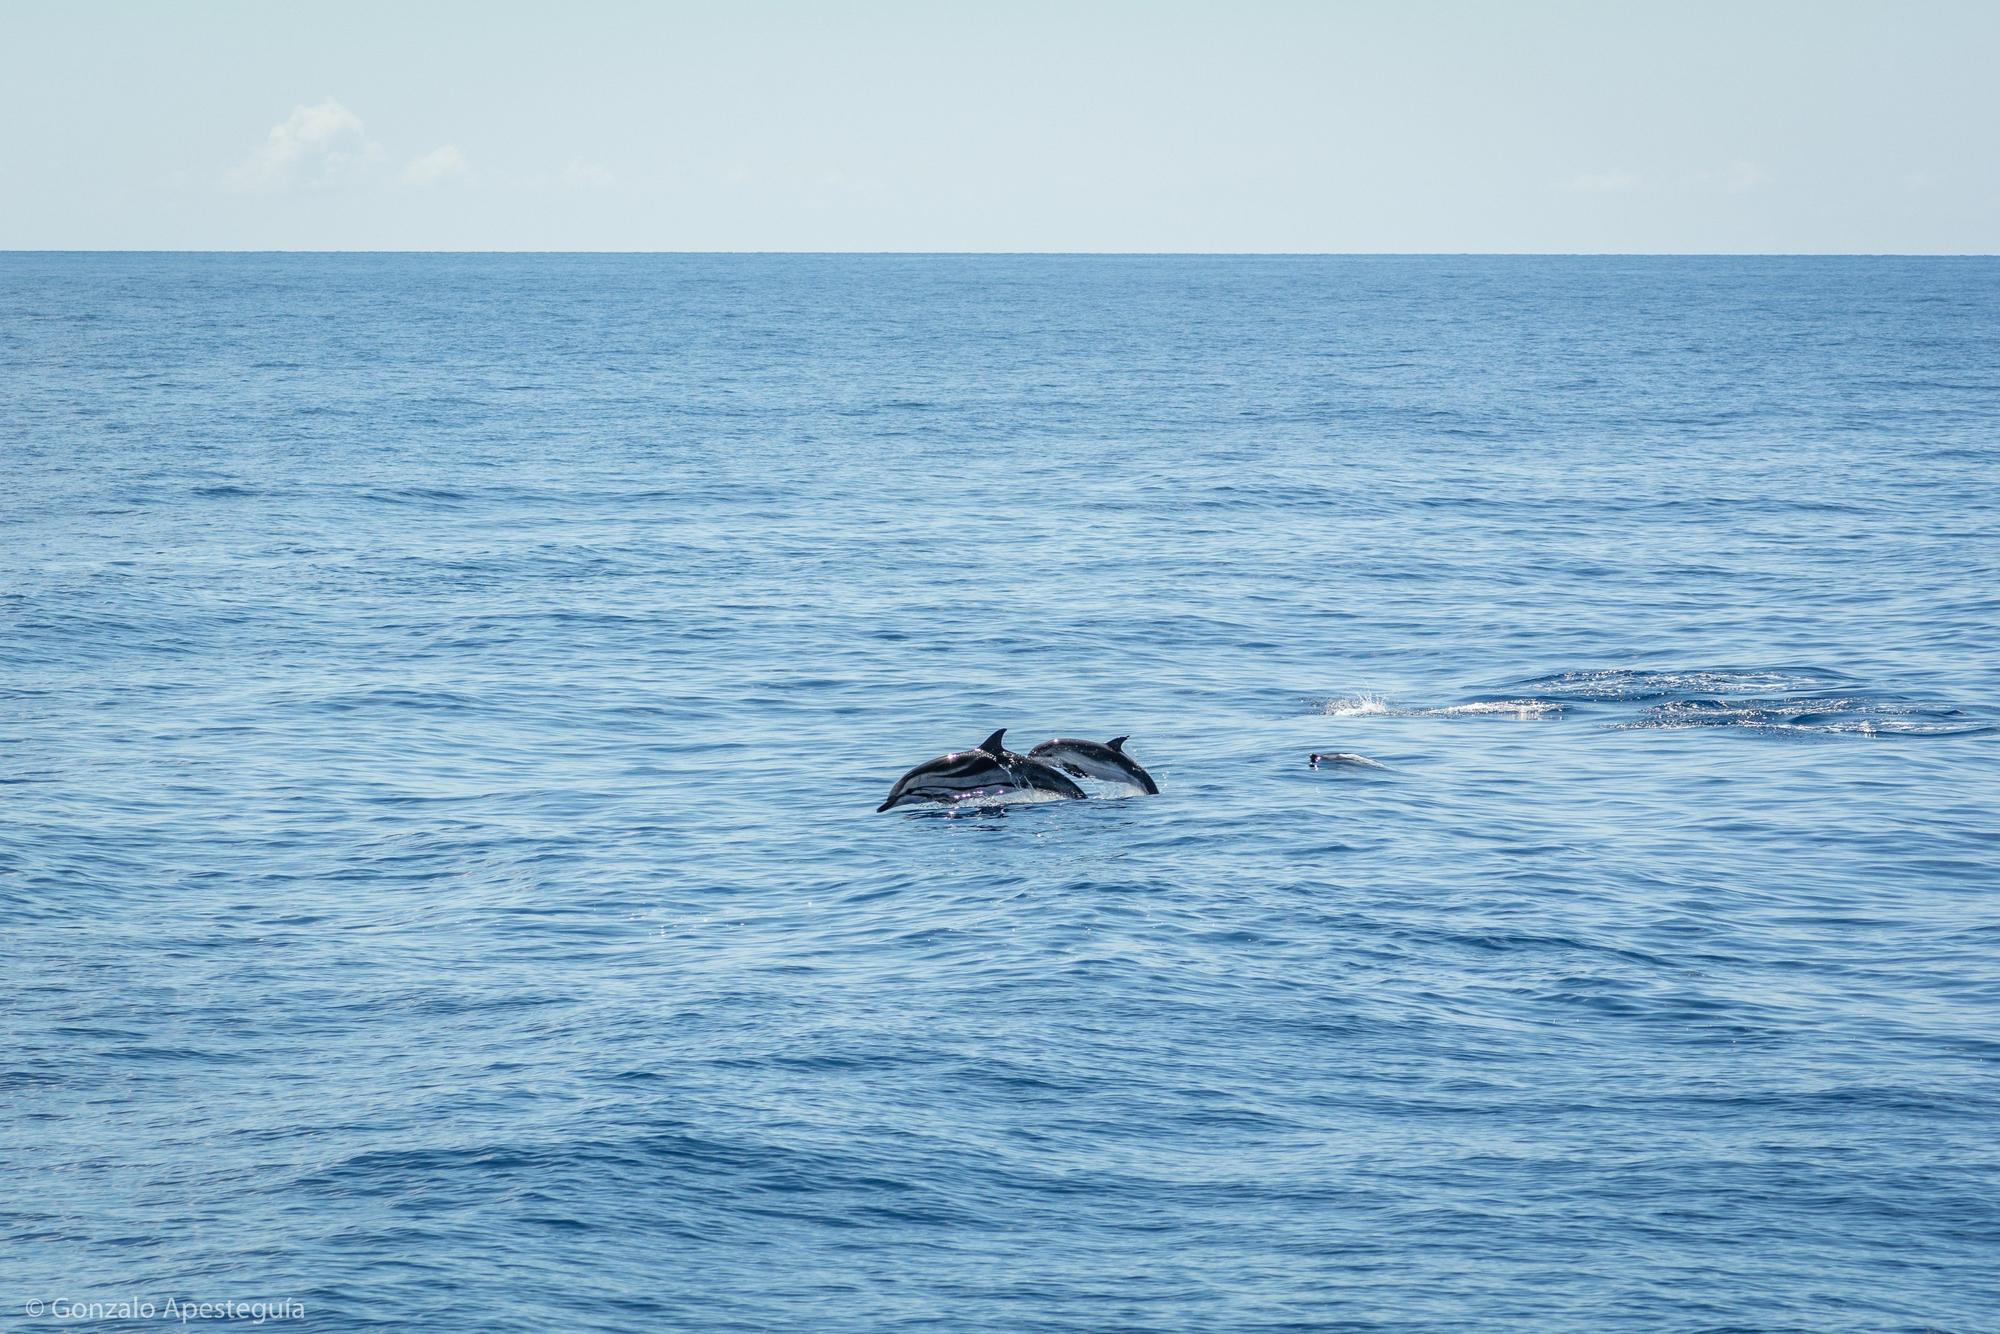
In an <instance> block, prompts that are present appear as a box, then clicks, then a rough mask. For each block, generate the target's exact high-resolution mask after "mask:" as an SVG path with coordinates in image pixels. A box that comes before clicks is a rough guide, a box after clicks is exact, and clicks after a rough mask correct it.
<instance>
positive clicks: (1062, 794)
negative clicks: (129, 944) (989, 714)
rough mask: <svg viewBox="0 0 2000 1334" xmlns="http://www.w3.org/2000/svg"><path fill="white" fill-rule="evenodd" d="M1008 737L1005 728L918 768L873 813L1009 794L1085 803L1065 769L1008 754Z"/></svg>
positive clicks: (901, 781) (893, 788)
mask: <svg viewBox="0 0 2000 1334" xmlns="http://www.w3.org/2000/svg"><path fill="white" fill-rule="evenodd" d="M1005 735H1007V729H1006V728H1004V727H1003V728H1001V729H1000V730H999V731H997V732H995V733H994V734H993V735H992V736H990V737H987V738H986V740H984V741H982V742H980V743H979V745H978V746H977V747H976V748H975V749H972V750H955V751H953V752H951V754H949V755H940V756H938V757H937V758H936V759H934V760H930V761H927V762H926V763H923V764H920V765H918V766H917V767H916V768H914V769H912V770H910V771H909V772H908V773H906V774H904V775H903V776H902V777H901V778H898V779H897V780H896V785H895V786H894V787H892V788H890V789H889V799H888V800H887V801H885V802H883V803H882V804H881V805H880V806H877V807H876V808H875V810H876V811H877V813H880V812H882V811H886V810H888V809H889V808H891V807H892V806H901V805H903V804H905V803H906V802H912V801H943V802H957V801H968V800H976V799H978V798H981V797H1001V796H1005V795H1007V794H1008V793H1011V792H1044V793H1048V794H1050V795H1051V796H1054V797H1058V798H1066V799H1069V800H1072V801H1074V800H1080V799H1081V798H1082V796H1083V789H1082V788H1080V787H1078V786H1077V785H1076V784H1075V783H1072V782H1070V780H1069V779H1067V778H1065V777H1063V774H1062V771H1061V770H1059V769H1057V768H1055V767H1054V766H1053V765H1050V764H1045V763H1043V762H1042V761H1040V760H1038V759H1033V758H1030V757H1029V756H1026V755H1017V754H1015V753H1014V752H1013V751H1011V750H1008V749H1007V748H1006V747H1005V746H1004V745H1003V744H1001V740H1000V738H1002V737H1004V736H1005Z"/></svg>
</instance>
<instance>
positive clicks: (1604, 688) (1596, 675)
mask: <svg viewBox="0 0 2000 1334" xmlns="http://www.w3.org/2000/svg"><path fill="white" fill-rule="evenodd" d="M1850 684H1852V683H1851V681H1850V680H1849V678H1847V677H1845V676H1842V675H1840V674H1839V673H1837V672H1828V671H1821V670H1818V669H1815V668H1796V669H1794V668H1777V669H1767V670H1740V669H1735V668H1697V669H1694V670H1689V671H1645V670H1640V669H1636V668H1625V667H1616V668H1603V669H1592V670H1586V671H1574V672H1556V673H1554V674H1552V675H1549V676H1536V677H1530V678H1529V679H1527V680H1525V681H1514V682H1511V683H1509V684H1508V685H1507V686H1506V687H1505V688H1506V689H1508V690H1518V691H1524V692H1527V693H1530V694H1534V695H1548V696H1553V697H1555V698H1557V699H1563V700H1576V701H1589V702H1592V703H1614V704H1615V703H1637V702H1643V701H1645V700H1651V699H1675V698H1679V697H1681V696H1685V695H1770V694H1792V693H1803V692H1806V691H1816V690H1837V689H1840V688H1841V687H1843V686H1847V685H1850Z"/></svg>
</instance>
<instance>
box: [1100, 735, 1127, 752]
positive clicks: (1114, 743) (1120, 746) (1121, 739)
mask: <svg viewBox="0 0 2000 1334" xmlns="http://www.w3.org/2000/svg"><path fill="white" fill-rule="evenodd" d="M1131 739H1132V738H1131V736H1130V735H1126V736H1115V737H1112V738H1111V739H1110V740H1109V741H1107V742H1105V743H1104V744H1105V745H1107V746H1109V747H1111V749H1113V750H1115V751H1117V752H1118V753H1119V754H1120V755H1123V754H1124V753H1125V743H1126V742H1127V741H1130V740H1131Z"/></svg>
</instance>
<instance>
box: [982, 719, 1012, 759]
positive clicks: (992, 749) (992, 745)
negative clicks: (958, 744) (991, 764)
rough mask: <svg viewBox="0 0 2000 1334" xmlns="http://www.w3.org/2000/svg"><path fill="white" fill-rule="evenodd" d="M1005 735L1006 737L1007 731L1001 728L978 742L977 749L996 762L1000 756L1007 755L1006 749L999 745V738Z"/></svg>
mask: <svg viewBox="0 0 2000 1334" xmlns="http://www.w3.org/2000/svg"><path fill="white" fill-rule="evenodd" d="M1006 735H1007V729H1006V728H1004V727H1003V728H1001V729H1000V730H999V731H997V732H995V733H994V734H993V735H992V736H990V737H987V738H986V739H985V740H984V741H982V742H980V743H979V749H981V750H983V751H985V752H986V753H987V754H988V755H991V756H992V757H993V758H994V759H996V760H997V759H999V758H1000V757H1001V756H1002V755H1005V754H1006V753H1007V748H1006V747H1005V746H1003V745H1001V744H1000V738H1001V737H1003V736H1006Z"/></svg>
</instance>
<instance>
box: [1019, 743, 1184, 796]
mask: <svg viewBox="0 0 2000 1334" xmlns="http://www.w3.org/2000/svg"><path fill="white" fill-rule="evenodd" d="M1130 739H1131V738H1130V737H1122V736H1115V737H1112V738H1111V740H1109V741H1107V742H1105V743H1104V744H1103V745H1099V744H1098V743H1097V742H1095V741H1079V740H1077V739H1076V738H1075V737H1067V736H1059V737H1057V738H1056V739H1055V740H1053V741H1044V742H1043V743H1042V744H1041V745H1039V746H1036V747H1035V748H1034V749H1033V750H1031V751H1029V752H1028V754H1029V755H1030V756H1031V757H1032V758H1034V759H1038V760H1044V761H1046V762H1048V763H1050V764H1054V765H1060V766H1061V767H1062V768H1063V769H1066V770H1067V771H1069V772H1070V773H1072V774H1075V775H1076V776H1077V777H1078V778H1100V779H1103V780H1104V781H1105V782H1107V783H1123V784H1125V785H1126V786H1127V787H1136V788H1138V789H1139V790H1140V791H1141V792H1145V793H1148V794H1157V793H1158V792H1159V790H1160V786H1159V784H1157V783H1155V782H1154V781H1153V776H1152V775H1151V774H1149V773H1147V772H1146V770H1145V767H1144V766H1143V765H1141V764H1140V763H1139V762H1138V761H1137V760H1135V759H1133V758H1132V757H1131V756H1130V755H1127V754H1126V753H1125V743H1126V742H1127V741H1129V740H1130Z"/></svg>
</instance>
